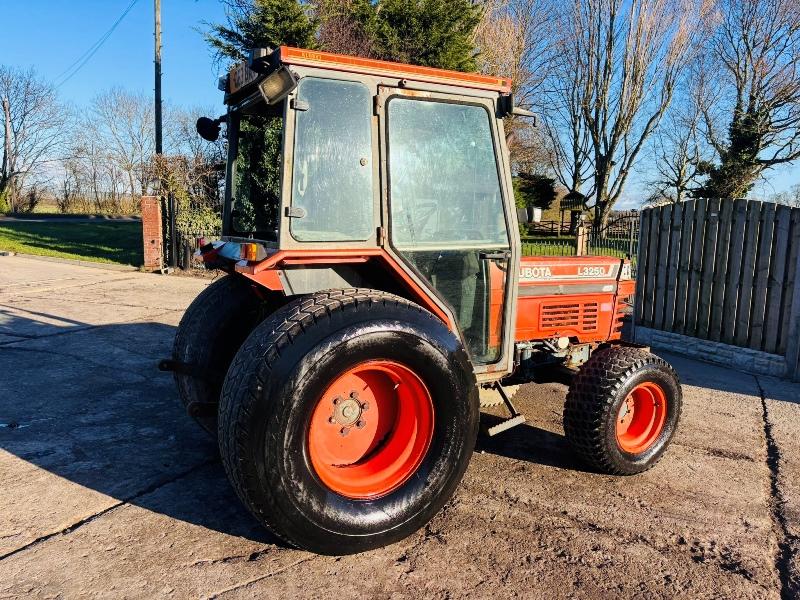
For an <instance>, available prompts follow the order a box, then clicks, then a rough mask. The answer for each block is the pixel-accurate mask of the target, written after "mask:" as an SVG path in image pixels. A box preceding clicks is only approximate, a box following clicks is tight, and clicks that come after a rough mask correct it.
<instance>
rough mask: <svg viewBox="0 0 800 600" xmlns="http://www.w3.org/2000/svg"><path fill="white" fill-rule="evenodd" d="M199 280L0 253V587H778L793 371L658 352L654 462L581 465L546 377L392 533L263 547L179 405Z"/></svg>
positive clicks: (293, 592) (795, 409)
mask: <svg viewBox="0 0 800 600" xmlns="http://www.w3.org/2000/svg"><path fill="white" fill-rule="evenodd" d="M207 283H208V280H197V279H191V278H180V277H162V276H158V275H147V274H141V273H132V272H119V271H105V270H102V269H97V268H86V267H82V266H77V265H67V264H60V263H53V262H44V261H39V260H35V259H30V258H23V257H0V598H19V597H26V598H27V597H33V598H60V597H64V598H75V597H104V598H107V597H126V598H154V597H170V598H172V597H174V598H186V597H220V598H255V597H294V596H297V597H318V598H329V597H336V598H351V597H414V598H417V597H437V598H452V597H465V596H475V597H489V596H499V597H510V596H522V597H527V598H529V597H533V598H536V597H542V598H554V597H556V598H558V597H586V598H596V597H604V598H616V597H618V598H653V597H684V598H712V597H713V598H719V597H728V598H779V597H781V596H782V597H783V598H792V597H797V595H798V593H799V592H800V581H799V580H798V574H799V573H800V565H798V560H799V559H800V478H798V474H800V436H798V434H797V429H798V425H799V424H800V404H798V402H800V386H797V385H792V384H788V383H784V382H780V381H777V380H772V379H769V378H762V377H758V378H756V377H753V376H751V375H745V374H741V373H736V372H733V371H729V370H725V369H722V368H719V367H713V366H708V365H704V364H701V363H698V362H693V361H689V360H684V359H682V358H680V357H677V356H668V357H667V358H668V359H669V360H670V361H671V362H672V363H673V364H674V365H675V366H676V367H677V369H678V371H679V372H680V375H681V377H682V379H683V382H684V394H685V399H684V402H685V406H684V416H683V421H682V424H681V428H680V431H679V433H678V435H677V438H676V440H675V443H674V444H673V446H672V448H671V449H670V451H669V452H668V453H667V454H666V456H665V457H664V459H663V460H662V461H661V462H660V463H659V464H658V465H657V466H656V467H655V468H654V469H652V470H651V471H649V472H647V473H645V474H642V475H639V476H636V477H629V478H617V477H607V476H603V475H597V474H594V473H590V472H587V471H585V470H584V468H583V467H582V466H581V465H580V464H579V463H577V462H576V461H575V460H574V459H573V457H572V456H571V454H570V453H569V450H568V448H567V446H566V443H565V441H564V438H563V431H562V425H561V407H562V403H563V400H564V395H565V392H566V389H565V388H564V386H562V385H560V384H555V383H553V384H544V385H539V386H533V385H530V386H525V387H524V388H523V389H522V390H521V391H520V393H519V395H518V398H519V406H520V408H521V409H522V410H523V412H524V413H525V414H526V415H527V416H528V419H529V421H528V422H529V424H528V425H525V426H522V427H518V428H516V429H514V430H511V431H509V432H507V433H506V434H503V435H501V436H499V437H497V438H494V439H493V440H492V441H491V442H485V441H484V442H482V445H481V446H480V447H479V449H478V451H477V452H476V454H475V456H474V457H473V460H472V463H471V467H470V469H469V471H468V472H467V475H466V478H465V480H464V482H463V483H462V485H461V487H460V488H459V490H458V492H457V493H456V496H455V498H454V499H453V500H452V501H451V502H450V503H449V504H448V505H447V506H446V507H445V509H444V510H443V511H442V512H441V513H440V514H439V515H438V516H437V517H436V518H435V519H434V520H433V521H432V522H431V523H430V524H429V525H428V526H427V527H425V528H424V529H423V530H421V531H419V532H418V533H416V534H414V535H413V536H411V537H410V538H408V539H407V540H405V541H403V542H400V543H398V544H395V545H393V546H390V547H388V548H383V549H381V550H376V551H373V552H369V553H366V554H362V555H357V556H347V557H339V558H337V557H333V558H332V557H321V556H315V555H312V554H309V553H306V552H300V551H297V550H293V549H290V548H286V547H283V546H281V545H277V544H276V543H275V540H273V539H272V538H271V537H270V536H269V535H268V534H267V533H266V532H265V531H263V530H262V529H261V528H260V527H259V525H258V524H256V523H255V522H254V521H253V519H252V518H251V517H250V516H249V515H248V514H247V513H246V512H245V511H244V510H243V508H242V507H241V506H240V504H239V502H238V501H237V499H236V497H235V496H234V494H233V492H232V491H231V489H230V487H229V485H228V482H227V481H226V479H225V475H224V473H223V471H222V468H221V466H220V462H219V460H218V458H217V452H216V448H215V445H214V444H213V443H212V442H211V440H210V439H209V438H208V436H206V435H205V434H204V433H203V432H202V431H201V430H200V429H198V428H197V427H195V426H194V424H193V423H192V422H191V421H190V419H189V418H188V417H187V416H186V415H185V414H183V411H182V410H181V409H180V408H179V407H178V403H177V398H176V392H175V389H174V386H173V383H172V379H171V377H170V376H169V375H166V374H162V373H159V372H158V371H157V370H156V362H157V360H158V359H159V358H162V357H165V356H167V355H168V354H169V351H170V346H171V343H172V338H173V335H174V333H175V326H176V325H177V323H178V321H179V319H180V317H181V314H182V311H183V310H184V308H185V307H186V306H187V304H188V303H189V302H190V301H191V300H192V298H193V297H194V296H195V295H196V294H197V293H198V292H199V291H200V289H201V288H202V287H203V286H204V285H207Z"/></svg>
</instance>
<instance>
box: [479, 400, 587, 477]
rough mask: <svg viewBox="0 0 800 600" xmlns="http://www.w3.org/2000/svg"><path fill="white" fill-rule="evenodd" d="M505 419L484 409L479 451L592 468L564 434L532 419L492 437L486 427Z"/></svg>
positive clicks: (576, 468)
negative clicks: (581, 458) (576, 451)
mask: <svg viewBox="0 0 800 600" xmlns="http://www.w3.org/2000/svg"><path fill="white" fill-rule="evenodd" d="M523 412H524V411H523ZM503 420H504V417H498V416H496V415H491V414H487V413H481V430H480V433H479V435H478V443H477V444H476V446H475V451H476V452H481V453H484V452H485V453H487V454H494V455H496V456H502V457H504V458H510V459H513V460H524V461H526V462H529V463H534V464H538V465H542V466H545V467H553V468H556V469H566V470H570V471H581V472H586V473H591V472H592V471H591V470H590V469H589V468H588V467H587V466H586V465H584V464H583V463H581V462H580V461H579V460H578V459H577V458H576V457H575V455H574V454H573V452H572V450H571V448H570V446H569V444H568V442H567V440H566V438H565V437H564V436H563V435H562V434H560V433H553V432H552V431H548V430H547V429H542V428H540V427H537V426H535V425H533V424H531V423H528V422H526V423H523V424H521V425H517V426H516V427H512V428H511V429H508V430H506V431H503V432H501V433H499V434H497V435H495V436H494V437H490V436H489V435H488V434H487V433H486V430H487V429H488V428H489V427H494V426H495V425H498V424H499V423H501V422H502V421H503Z"/></svg>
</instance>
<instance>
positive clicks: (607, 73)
mask: <svg viewBox="0 0 800 600" xmlns="http://www.w3.org/2000/svg"><path fill="white" fill-rule="evenodd" d="M707 14H708V6H707V5H706V4H705V3H703V2H700V1H699V0H698V1H695V0H574V1H573V5H572V9H571V13H570V15H569V19H568V23H567V24H565V31H567V32H568V33H569V34H571V39H569V40H568V45H565V51H566V49H567V48H571V51H572V52H574V56H575V64H576V66H577V72H578V77H579V81H580V88H579V91H578V93H579V94H580V97H581V105H582V109H583V118H584V119H585V125H586V128H587V130H588V131H589V135H590V138H591V152H592V162H593V172H594V188H595V189H594V194H595V202H596V204H595V206H596V209H595V215H596V223H597V224H600V223H602V222H604V221H605V219H606V217H607V215H608V213H609V211H610V210H611V208H612V207H613V206H614V203H615V202H616V201H617V200H618V199H619V198H620V196H621V195H622V192H623V189H624V187H625V184H626V182H627V181H628V177H629V176H630V174H631V171H632V169H633V167H634V164H635V163H636V160H637V158H639V155H640V153H641V151H642V148H643V147H644V145H645V142H646V141H647V140H648V138H649V137H650V136H651V135H652V133H653V131H654V130H655V129H656V127H657V126H658V125H659V123H660V122H661V120H662V118H663V116H664V113H665V112H666V110H667V108H668V107H669V105H670V102H671V101H672V97H673V94H674V93H675V88H676V85H677V84H678V81H679V79H680V77H681V75H682V73H683V72H684V69H685V67H686V65H687V63H688V61H689V60H690V59H691V57H692V55H693V51H694V49H695V40H696V39H698V37H699V36H700V34H701V33H702V30H703V23H704V22H705V20H706V17H707Z"/></svg>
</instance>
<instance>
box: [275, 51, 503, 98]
mask: <svg viewBox="0 0 800 600" xmlns="http://www.w3.org/2000/svg"><path fill="white" fill-rule="evenodd" d="M280 60H281V62H282V63H285V64H289V65H300V66H305V67H324V68H326V69H336V70H339V71H346V72H348V73H361V74H365V75H383V76H389V77H397V78H399V79H410V80H412V81H424V82H425V83H439V84H444V85H456V86H460V87H469V88H475V89H481V90H493V91H497V92H502V93H506V94H507V93H510V92H511V80H510V79H508V78H505V77H491V76H489V75H478V74H477V73H461V72H459V71H448V70H446V69H434V68H431V67H419V66H415V65H407V64H403V63H395V62H389V61H384V60H375V59H372V58H361V57H358V56H347V55H344V54H333V53H331V52H318V51H316V50H303V49H302V48H292V47H290V46H281V47H280Z"/></svg>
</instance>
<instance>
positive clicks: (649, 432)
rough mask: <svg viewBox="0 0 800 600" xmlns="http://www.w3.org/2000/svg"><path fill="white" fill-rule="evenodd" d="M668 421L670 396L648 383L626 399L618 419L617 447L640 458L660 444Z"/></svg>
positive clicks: (643, 384) (635, 389)
mask: <svg viewBox="0 0 800 600" xmlns="http://www.w3.org/2000/svg"><path fill="white" fill-rule="evenodd" d="M666 421H667V396H666V394H665V393H664V390H663V389H662V388H661V386H660V385H658V384H656V383H653V382H649V381H648V382H645V383H640V384H639V385H637V386H636V387H635V388H633V390H631V393H630V394H628V396H627V398H625V402H623V403H622V406H620V409H619V413H618V415H617V444H619V447H620V448H621V449H622V450H624V451H625V452H628V453H630V454H639V453H641V452H644V451H645V450H647V449H648V448H650V447H651V446H652V445H653V444H654V443H655V442H656V440H658V438H659V436H660V435H661V432H662V431H663V430H664V424H665V423H666Z"/></svg>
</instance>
